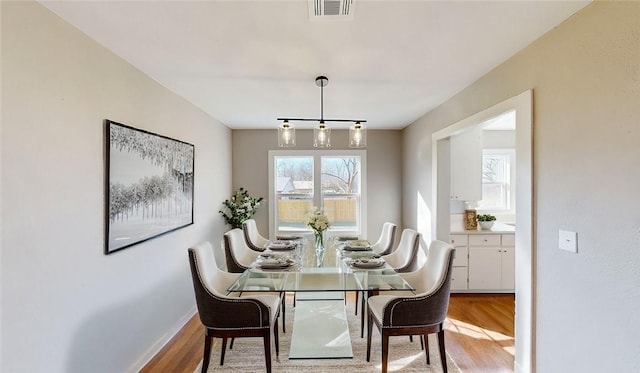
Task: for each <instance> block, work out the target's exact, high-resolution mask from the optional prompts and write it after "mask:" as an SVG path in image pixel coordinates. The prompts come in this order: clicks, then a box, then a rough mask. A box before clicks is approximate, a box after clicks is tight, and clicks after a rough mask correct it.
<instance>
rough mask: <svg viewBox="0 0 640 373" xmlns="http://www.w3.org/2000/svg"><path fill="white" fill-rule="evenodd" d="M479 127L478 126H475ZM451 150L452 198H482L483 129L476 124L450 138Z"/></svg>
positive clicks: (477, 199)
mask: <svg viewBox="0 0 640 373" xmlns="http://www.w3.org/2000/svg"><path fill="white" fill-rule="evenodd" d="M475 127H477V128H475ZM449 145H450V151H451V185H450V190H451V199H454V200H461V201H480V200H481V199H482V129H481V128H480V126H474V128H472V129H468V130H465V131H463V132H461V133H459V134H457V135H455V136H451V137H450V138H449Z"/></svg>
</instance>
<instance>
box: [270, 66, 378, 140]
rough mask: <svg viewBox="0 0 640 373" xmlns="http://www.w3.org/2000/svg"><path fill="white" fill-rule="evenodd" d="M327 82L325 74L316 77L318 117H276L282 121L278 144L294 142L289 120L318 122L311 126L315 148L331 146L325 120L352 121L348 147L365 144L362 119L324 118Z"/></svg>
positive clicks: (293, 131)
mask: <svg viewBox="0 0 640 373" xmlns="http://www.w3.org/2000/svg"><path fill="white" fill-rule="evenodd" d="M327 84H329V79H328V78H327V77H326V76H322V75H321V76H318V77H316V85H317V86H318V87H320V119H312V118H278V120H281V121H283V122H282V125H281V126H280V127H278V146H281V147H290V146H295V144H296V135H295V128H293V127H292V126H291V124H290V123H289V122H293V121H296V122H318V126H317V127H314V128H313V146H314V147H316V148H329V147H331V128H329V127H327V125H326V122H353V123H354V125H353V126H352V127H351V128H350V129H349V147H350V148H364V147H366V146H367V134H366V128H365V126H364V125H363V124H362V123H364V122H366V120H364V119H324V87H326V86H327Z"/></svg>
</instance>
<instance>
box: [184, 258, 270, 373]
mask: <svg viewBox="0 0 640 373" xmlns="http://www.w3.org/2000/svg"><path fill="white" fill-rule="evenodd" d="M189 264H190V266H191V277H192V279H193V286H194V290H195V294H196V303H197V305H198V315H199V316H200V321H201V322H202V324H203V325H204V327H205V337H204V353H203V357H202V370H201V372H202V373H205V372H206V371H207V369H208V367H209V360H210V356H211V345H212V341H213V338H214V337H215V338H222V351H221V355H220V365H223V364H224V355H225V350H226V347H227V338H242V337H262V339H263V344H264V354H265V360H266V368H267V373H271V332H272V331H273V337H274V341H275V345H276V356H279V353H280V346H279V340H278V319H277V318H274V320H275V321H274V323H273V325H271V313H270V312H269V307H268V306H267V305H265V304H264V303H262V302H260V301H259V300H257V299H250V298H245V299H243V298H221V297H218V296H216V295H215V294H212V293H211V292H210V291H208V290H207V288H206V287H205V286H204V284H203V282H202V279H201V277H200V272H199V271H198V264H197V258H196V255H195V252H194V251H193V249H189ZM273 312H275V313H277V312H279V307H278V309H277V310H273Z"/></svg>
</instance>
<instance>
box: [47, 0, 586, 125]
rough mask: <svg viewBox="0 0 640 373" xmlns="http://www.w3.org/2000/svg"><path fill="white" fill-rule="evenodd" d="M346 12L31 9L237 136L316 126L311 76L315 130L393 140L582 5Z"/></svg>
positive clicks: (89, 4)
mask: <svg viewBox="0 0 640 373" xmlns="http://www.w3.org/2000/svg"><path fill="white" fill-rule="evenodd" d="M355 1H356V2H355V3H354V6H353V8H354V17H353V20H352V21H328V20H321V21H318V20H310V18H309V11H308V7H307V5H308V4H307V1H306V0H298V1H295V0H291V1H172V2H168V1H117V2H116V1H55V2H50V1H46V2H43V5H45V6H46V7H47V8H49V9H50V10H52V11H53V12H55V13H56V14H58V15H59V16H60V17H62V18H63V19H65V20H66V21H68V22H69V23H71V24H73V25H74V26H76V27H77V28H79V29H80V30H82V31H83V32H85V33H86V34H87V35H89V36H90V37H91V38H93V39H95V40H96V41H98V42H99V43H100V44H102V45H104V46H105V47H106V48H108V49H110V50H111V51H113V52H114V53H115V54H117V55H119V56H120V57H122V58H123V59H125V60H126V61H128V62H129V63H131V64H132V65H134V66H136V67H137V68H138V69H140V70H141V71H143V72H144V73H145V74H147V75H148V76H150V77H151V78H153V79H155V80H156V81H158V82H159V83H160V84H162V85H163V86H165V87H167V88H168V89H170V90H172V91H174V92H175V93H177V94H178V95H180V96H182V97H184V98H185V99H187V100H188V101H190V102H192V103H193V104H194V105H196V106H198V107H200V108H202V110H204V111H205V112H207V113H209V114H210V115H211V116H213V117H214V118H216V119H218V120H220V121H221V122H222V123H224V124H226V125H227V126H229V127H230V128H234V129H243V128H274V127H275V125H276V124H277V121H276V118H277V117H304V118H318V117H319V116H320V88H318V87H317V86H316V85H315V82H314V80H315V77H316V76H318V75H326V76H327V77H328V78H329V85H328V86H327V87H326V88H325V89H324V117H325V118H343V119H361V118H362V119H366V120H367V125H368V127H369V128H403V127H405V126H407V125H408V124H410V123H411V122H412V121H414V120H416V119H417V118H419V117H421V116H422V115H423V114H425V113H426V112H428V111H429V110H431V109H433V108H434V107H435V106H437V105H438V104H440V103H442V102H444V101H445V100H447V99H448V98H450V97H452V96H453V95H454V94H456V93H457V92H459V91H460V90H462V89H463V88H465V87H466V86H468V85H469V84H471V83H473V82H474V81H475V80H477V79H478V78H479V77H481V76H482V75H484V74H485V73H487V72H488V71H490V70H491V69H493V68H494V67H496V66H497V65H499V64H500V63H501V62H503V61H505V60H506V59H508V58H509V57H510V56H512V55H513V54H515V53H516V52H518V51H519V50H521V49H522V48H524V47H525V46H527V45H528V44H530V43H531V42H533V41H534V40H536V39H537V38H539V37H540V36H541V35H543V34H544V33H545V32H547V31H549V30H550V29H552V28H553V27H555V26H556V25H558V24H559V23H561V22H562V21H563V20H565V19H566V18H568V17H569V16H571V15H572V14H573V13H575V12H576V11H578V10H579V9H581V8H582V7H584V6H585V5H587V4H588V2H586V1H495V2H489V1H464V2H462V1H363V0H355ZM309 125H310V124H309ZM332 127H338V126H335V125H332Z"/></svg>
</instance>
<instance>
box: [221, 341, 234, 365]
mask: <svg viewBox="0 0 640 373" xmlns="http://www.w3.org/2000/svg"><path fill="white" fill-rule="evenodd" d="M232 341H233V339H232ZM226 350H227V338H226V337H225V338H222V348H221V349H220V365H223V364H224V353H225V351H226Z"/></svg>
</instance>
